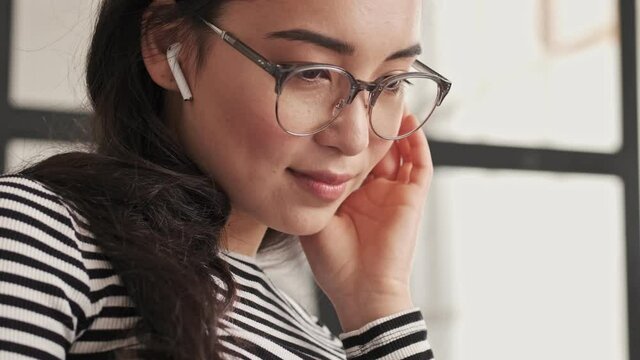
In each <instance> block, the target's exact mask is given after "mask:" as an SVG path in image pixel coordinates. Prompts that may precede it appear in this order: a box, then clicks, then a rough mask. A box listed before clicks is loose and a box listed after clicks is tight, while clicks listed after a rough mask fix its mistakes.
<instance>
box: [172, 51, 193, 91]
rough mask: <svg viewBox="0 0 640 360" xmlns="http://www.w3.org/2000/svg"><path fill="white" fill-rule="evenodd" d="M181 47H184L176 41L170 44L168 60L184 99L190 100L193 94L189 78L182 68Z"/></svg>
mask: <svg viewBox="0 0 640 360" xmlns="http://www.w3.org/2000/svg"><path fill="white" fill-rule="evenodd" d="M181 48H182V47H181V46H180V43H175V44H172V45H171V46H169V49H167V62H168V63H169V69H170V70H171V73H172V74H173V78H174V79H175V82H176V84H177V85H178V89H179V90H180V94H181V95H182V98H183V99H184V101H189V100H191V99H193V95H192V94H191V90H190V89H189V84H188V83H187V79H186V78H185V77H184V73H183V72H182V68H181V67H180V61H179V57H178V55H179V54H180V49H181Z"/></svg>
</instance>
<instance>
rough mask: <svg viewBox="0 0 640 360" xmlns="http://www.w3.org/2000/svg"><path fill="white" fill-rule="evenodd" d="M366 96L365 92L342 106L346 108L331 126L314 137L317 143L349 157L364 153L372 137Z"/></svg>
mask: <svg viewBox="0 0 640 360" xmlns="http://www.w3.org/2000/svg"><path fill="white" fill-rule="evenodd" d="M365 94H366V92H364V91H363V92H361V93H360V94H358V96H357V97H356V98H355V99H353V102H351V103H350V104H342V105H344V107H343V109H342V111H341V112H340V115H338V118H337V119H336V120H335V121H334V122H333V123H332V124H331V126H329V127H328V128H326V129H325V130H323V131H321V132H319V133H317V134H315V135H314V140H315V141H316V143H318V144H320V145H323V146H329V147H333V148H336V149H338V150H340V152H342V153H343V154H344V155H347V156H354V155H357V154H359V153H361V152H362V151H364V150H365V149H366V148H367V147H368V146H369V137H370V136H371V133H370V131H369V116H368V112H369V107H368V106H369V105H368V104H367V100H366V97H365Z"/></svg>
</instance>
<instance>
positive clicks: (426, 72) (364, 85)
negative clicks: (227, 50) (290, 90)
mask: <svg viewBox="0 0 640 360" xmlns="http://www.w3.org/2000/svg"><path fill="white" fill-rule="evenodd" d="M200 20H202V22H203V23H204V24H205V25H206V26H207V27H209V28H210V29H211V30H213V31H214V32H215V33H216V34H217V35H219V36H220V38H221V39H222V40H223V41H224V42H225V43H227V44H229V45H231V47H233V48H234V49H235V50H237V51H238V52H239V53H241V54H242V55H244V56H245V57H246V58H248V59H249V60H251V61H252V62H253V63H255V64H256V65H258V66H259V67H260V68H261V69H263V70H264V71H266V72H267V73H268V74H269V75H271V76H272V77H273V78H274V79H275V83H276V84H275V92H276V105H275V107H276V109H275V110H276V121H277V122H278V126H280V128H281V129H282V130H283V131H284V132H286V133H288V134H290V135H294V136H310V135H314V134H317V133H319V132H321V131H323V130H325V129H327V128H328V127H329V126H331V125H332V124H333V123H335V121H336V120H337V119H338V117H339V115H340V112H341V111H342V109H344V107H346V106H347V105H350V104H351V103H352V102H353V100H354V99H355V97H356V96H357V95H358V94H359V93H360V92H361V91H363V90H366V91H367V92H369V99H368V117H369V126H370V127H371V130H372V131H373V132H374V133H375V134H376V135H377V136H378V137H380V138H382V139H385V140H392V141H395V140H401V139H404V138H406V137H409V136H411V135H412V134H413V133H415V132H416V131H418V130H419V129H420V128H422V126H424V124H425V123H426V122H427V120H429V118H430V117H431V115H432V114H433V111H434V110H435V108H436V107H438V106H440V104H442V101H443V100H444V98H445V97H446V96H447V94H448V93H449V90H450V89H451V81H449V80H448V79H447V78H446V77H444V76H442V75H440V74H439V73H438V72H436V71H435V70H433V69H432V68H430V67H429V66H427V65H426V64H424V63H423V62H421V61H420V60H418V59H415V60H414V63H413V64H412V67H415V68H417V69H418V70H420V72H403V73H400V74H396V75H390V76H386V77H383V78H382V79H378V80H376V81H373V82H368V81H364V80H359V79H356V78H355V76H353V74H351V73H350V72H349V71H347V70H346V69H344V68H342V67H340V66H337V65H332V64H323V63H303V64H295V63H292V64H275V63H273V62H271V61H269V60H267V58H265V57H264V56H262V55H261V54H260V53H259V52H257V51H256V50H254V49H252V48H251V47H250V46H249V45H247V44H245V43H244V42H242V41H241V40H240V39H238V38H237V37H236V36H234V35H233V34H231V33H230V32H228V31H226V30H223V29H220V28H219V27H217V26H215V25H214V24H212V23H210V22H209V21H207V20H205V19H204V18H200ZM316 68H327V69H332V70H336V71H339V72H341V73H343V74H344V75H346V76H347V78H348V79H349V80H350V82H351V86H350V90H349V97H348V98H347V101H346V102H345V103H344V104H343V105H342V107H341V108H340V112H339V113H338V114H336V115H335V116H334V118H333V119H331V120H329V121H328V122H327V123H326V124H324V125H322V126H321V127H320V128H319V129H316V130H314V131H312V132H310V133H296V132H293V131H290V130H288V129H286V128H285V127H284V126H283V125H282V123H281V122H280V117H279V115H278V103H279V98H280V95H281V94H282V86H283V84H284V82H285V81H286V80H287V79H288V77H289V76H290V74H291V73H293V72H300V71H305V70H310V69H316ZM406 77H422V78H428V79H431V80H433V81H435V82H436V83H437V85H438V96H437V99H436V102H435V104H434V106H433V108H432V109H431V110H430V111H429V114H428V115H427V116H426V118H425V119H424V120H421V123H420V125H419V126H418V127H416V128H415V129H413V130H412V131H410V132H409V133H407V134H403V135H401V136H396V137H388V136H384V135H382V134H379V133H378V132H377V131H376V129H375V127H374V126H373V122H372V111H373V107H374V105H375V102H376V100H377V98H378V96H379V94H380V93H381V92H382V90H383V88H384V87H383V86H381V85H383V84H386V83H389V82H394V81H397V80H399V79H403V78H406Z"/></svg>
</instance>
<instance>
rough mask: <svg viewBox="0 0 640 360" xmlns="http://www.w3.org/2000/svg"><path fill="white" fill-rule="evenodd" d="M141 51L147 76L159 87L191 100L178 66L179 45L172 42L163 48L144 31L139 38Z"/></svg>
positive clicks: (180, 57) (150, 34)
mask: <svg viewBox="0 0 640 360" xmlns="http://www.w3.org/2000/svg"><path fill="white" fill-rule="evenodd" d="M140 48H141V53H142V59H143V61H144V65H145V68H146V69H147V72H148V73H149V76H150V77H151V79H152V80H153V82H155V83H156V84H157V85H158V86H160V87H161V88H163V89H165V90H168V91H174V92H179V91H180V92H181V93H182V96H183V98H184V100H191V92H190V91H189V87H188V85H187V81H186V78H185V76H184V74H183V72H182V68H181V66H180V63H181V61H180V59H184V56H181V55H180V50H181V47H180V45H179V44H174V45H172V46H170V47H169V48H168V49H163V47H162V46H161V45H160V42H158V41H157V40H156V39H155V38H154V36H153V34H152V33H151V32H146V33H145V34H144V35H143V37H142V39H141V44H140Z"/></svg>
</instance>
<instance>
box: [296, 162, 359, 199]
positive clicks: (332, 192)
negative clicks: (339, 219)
mask: <svg viewBox="0 0 640 360" xmlns="http://www.w3.org/2000/svg"><path fill="white" fill-rule="evenodd" d="M287 172H288V173H289V174H290V175H291V176H292V177H293V178H294V180H295V182H296V184H297V185H298V186H299V187H301V188H302V189H303V190H305V191H307V192H308V193H310V194H312V195H314V196H315V197H317V198H319V199H321V200H325V201H335V200H337V199H339V198H340V197H342V195H343V194H344V193H345V191H346V190H347V185H348V183H349V181H350V180H351V179H353V178H354V177H355V176H354V175H349V174H338V173H334V172H330V171H303V170H294V169H291V168H287Z"/></svg>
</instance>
